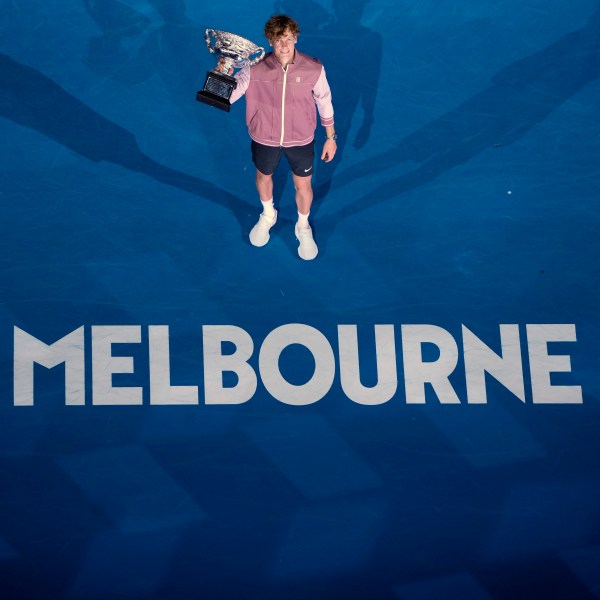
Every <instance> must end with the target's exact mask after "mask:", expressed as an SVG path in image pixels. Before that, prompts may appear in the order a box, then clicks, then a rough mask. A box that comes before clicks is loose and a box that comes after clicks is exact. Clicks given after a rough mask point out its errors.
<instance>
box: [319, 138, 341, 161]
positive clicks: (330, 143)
mask: <svg viewBox="0 0 600 600" xmlns="http://www.w3.org/2000/svg"><path fill="white" fill-rule="evenodd" d="M336 150H337V144H336V142H335V140H325V143H324V144H323V152H322V153H321V160H324V161H325V162H331V161H332V160H333V157H334V156H335V152H336Z"/></svg>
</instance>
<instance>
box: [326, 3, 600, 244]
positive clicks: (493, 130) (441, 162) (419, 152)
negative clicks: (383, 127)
mask: <svg viewBox="0 0 600 600" xmlns="http://www.w3.org/2000/svg"><path fill="white" fill-rule="evenodd" d="M599 76H600V4H599V5H598V7H597V8H596V11H595V12H594V13H593V15H592V16H591V17H590V19H589V20H588V22H587V24H586V25H585V27H583V28H582V29H579V30H576V31H573V32H571V33H568V34H566V35H564V36H563V37H561V38H560V39H559V40H557V41H556V42H554V43H553V44H551V45H550V46H548V47H547V48H545V49H544V50H541V51H540V52H537V53H535V54H533V55H531V56H528V57H526V58H523V59H521V60H518V61H516V62H515V63H513V64H511V65H509V66H507V67H505V68H504V69H502V70H501V71H499V72H498V73H497V74H496V75H495V76H494V77H493V78H492V83H491V85H490V86H489V87H488V88H486V89H485V90H483V91H481V92H479V93H478V94H475V95H474V96H472V97H471V98H469V99H468V100H466V101H465V102H463V103H462V104H461V105H459V106H457V107H456V108H454V109H453V110H451V111H450V112H448V113H446V114H445V115H443V116H442V117H440V118H438V119H436V120H435V121H433V122H431V123H429V124H428V125H425V126H424V127H422V128H421V129H419V130H418V131H416V132H415V133H412V134H411V135H409V136H407V137H405V138H404V139H403V140H401V141H400V142H399V143H398V144H397V145H396V146H394V147H392V148H390V149H389V150H386V151H384V152H380V153H378V154H376V155H374V156H372V157H371V158H369V159H367V160H364V161H362V162H359V163H357V164H355V165H353V166H352V168H351V169H346V170H344V171H342V172H339V173H338V174H337V175H336V176H335V177H334V179H333V185H334V186H335V188H336V189H339V188H343V187H346V188H348V187H349V186H351V185H352V184H353V183H355V182H356V181H359V180H364V179H367V180H368V179H369V178H373V179H374V181H376V177H374V176H375V175H376V174H378V173H385V172H390V173H393V171H394V169H397V168H398V166H399V165H400V164H401V163H407V162H413V163H418V166H417V167H416V168H415V169H413V170H411V171H409V172H408V173H405V174H402V175H400V176H397V177H393V178H392V179H391V180H389V181H387V182H386V183H383V184H380V185H374V186H373V189H372V190H371V191H369V192H368V193H366V194H365V195H363V196H362V197H360V198H357V199H355V200H354V201H353V202H351V203H350V204H349V205H347V206H345V207H344V208H342V209H341V210H339V211H336V212H335V213H334V214H329V215H328V216H327V217H325V218H323V219H321V220H320V223H321V226H322V227H327V229H328V235H329V234H330V233H331V231H332V230H333V229H334V228H335V226H336V224H337V223H339V222H340V221H342V220H343V219H346V218H348V217H351V216H354V215H356V214H358V213H360V212H362V211H363V210H366V209H367V208H370V207H372V206H374V205H377V204H381V203H384V202H390V201H394V200H397V199H398V197H399V196H401V195H402V194H403V193H404V192H407V191H409V190H413V189H415V188H418V187H419V186H422V185H424V184H427V183H429V182H430V181H432V180H434V179H435V178H436V177H438V176H439V175H441V174H443V173H445V172H446V171H449V170H450V169H453V168H454V167H456V166H458V165H461V164H464V163H466V162H467V161H469V160H470V159H471V158H473V157H474V156H476V155H477V154H479V153H480V152H482V151H483V150H486V149H488V148H493V147H498V146H507V145H510V144H512V143H514V142H516V141H517V140H519V139H521V138H522V137H523V136H524V135H525V134H526V133H527V132H528V131H529V130H531V129H532V128H533V127H535V126H536V125H537V124H538V123H540V122H542V121H543V120H544V119H545V118H546V117H547V116H548V115H549V114H550V113H552V111H554V110H555V109H556V108H558V107H559V106H560V105H561V104H563V103H564V102H566V101H567V100H568V99H569V98H570V97H571V96H573V95H574V94H576V93H577V92H578V91H580V90H581V89H582V88H583V87H585V86H586V85H587V84H588V83H590V82H592V81H594V80H596V79H597V78H598V77H599Z"/></svg>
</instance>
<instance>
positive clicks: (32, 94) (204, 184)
mask: <svg viewBox="0 0 600 600" xmlns="http://www.w3.org/2000/svg"><path fill="white" fill-rule="evenodd" d="M0 77H1V78H2V87H0V116H1V117H4V118H5V119H8V120H11V121H13V122H15V123H18V124H19V125H22V126H24V127H28V128H30V129H33V130H35V131H38V132H39V133H41V134H43V135H45V136H47V137H49V138H51V139H53V140H54V141H55V142H57V143H59V144H61V145H63V146H65V147H67V148H69V149H70V150H72V151H73V152H76V153H77V154H79V155H80V156H83V157H85V158H87V159H89V160H92V161H96V162H98V161H107V162H111V163H114V164H117V165H121V166H122V167H124V168H126V169H129V170H130V171H134V172H136V173H141V174H142V175H146V176H148V177H151V178H153V179H155V180H156V181H159V182H160V183H163V184H166V185H169V186H172V187H175V188H178V189H180V190H183V191H186V192H189V193H191V194H194V195H197V196H200V197H202V198H203V199H205V200H208V201H209V202H214V203H216V204H219V205H222V206H225V207H226V208H228V209H229V210H230V211H231V212H232V213H233V214H234V215H235V217H236V219H237V220H238V223H239V224H240V227H241V229H242V230H245V229H247V225H248V223H247V220H248V213H249V210H248V209H249V206H250V205H249V204H248V203H247V202H245V201H244V200H241V199H240V198H238V197H237V196H235V195H233V194H231V193H229V192H227V191H225V190H224V189H223V188H220V187H218V186H216V185H214V184H213V183H211V182H209V181H205V180H203V179H199V178H197V177H193V176H191V175H188V174H187V173H183V172H181V171H177V170H175V169H171V168H169V167H165V166H163V165H161V164H160V163H158V162H156V161H155V160H153V159H152V158H150V157H149V156H147V155H146V154H144V153H143V152H142V151H141V150H140V148H139V146H138V144H137V142H136V140H135V137H134V136H133V134H132V133H131V132H129V131H127V130H126V129H124V128H123V127H121V126H120V125H117V124H116V123H114V122H113V121H110V120H109V119H107V118H105V117H103V116H102V115H100V114H99V113H97V112H96V111H94V110H93V109H91V108H90V107H89V106H87V105H86V104H84V103H83V102H81V101H80V100H78V99H77V98H76V97H75V96H73V95H72V94H70V93H69V92H67V91H66V90H65V89H64V88H62V87H61V86H59V85H58V84H57V83H56V82H54V81H52V80H51V79H50V78H49V77H46V76H45V75H43V74H42V73H40V71H38V70H37V69H34V68H33V67H29V66H27V65H23V64H21V63H19V62H17V61H15V60H14V59H12V58H11V57H10V56H8V55H6V54H4V53H1V52H0Z"/></svg>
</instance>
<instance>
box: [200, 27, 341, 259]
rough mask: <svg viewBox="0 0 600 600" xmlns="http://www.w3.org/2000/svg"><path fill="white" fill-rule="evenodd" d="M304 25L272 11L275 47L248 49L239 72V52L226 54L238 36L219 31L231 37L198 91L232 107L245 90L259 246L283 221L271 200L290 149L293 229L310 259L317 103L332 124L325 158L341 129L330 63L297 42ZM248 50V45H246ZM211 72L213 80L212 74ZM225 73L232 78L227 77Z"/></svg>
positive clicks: (270, 33) (324, 121) (253, 235)
mask: <svg viewBox="0 0 600 600" xmlns="http://www.w3.org/2000/svg"><path fill="white" fill-rule="evenodd" d="M208 31H212V30H208ZM208 31H207V39H208ZM299 31H300V30H299V27H298V23H296V21H294V19H292V18H290V17H288V16H286V15H275V16H273V17H271V18H270V19H269V20H268V21H267V23H266V24H265V36H266V38H267V39H268V41H269V43H270V45H271V46H272V48H273V51H272V52H269V53H268V54H266V56H264V58H262V55H261V56H259V57H258V58H257V59H254V60H253V61H250V60H248V59H247V57H246V60H245V66H244V68H243V69H242V70H241V71H239V72H238V73H237V74H236V75H235V77H234V78H232V77H229V75H230V74H231V73H232V72H233V67H234V66H238V65H239V62H240V61H239V58H238V61H237V64H236V61H235V60H234V59H230V58H229V57H228V52H227V47H228V46H229V47H230V46H231V45H232V42H231V41H230V40H233V38H238V36H234V35H233V34H227V33H224V32H216V33H217V34H222V36H221V37H223V39H225V37H226V36H230V37H229V38H227V40H226V41H225V42H222V40H221V48H219V47H218V46H219V43H220V42H219V41H217V50H216V53H218V54H220V56H221V59H220V60H219V66H218V67H217V69H216V71H218V72H215V71H212V72H211V73H209V75H208V77H207V83H206V84H205V87H204V91H203V92H199V93H198V96H197V98H198V100H201V101H203V102H206V103H208V104H212V105H213V106H218V107H219V108H223V109H224V110H229V105H230V104H233V103H234V102H235V101H236V100H238V99H239V98H241V97H242V96H243V95H244V94H245V96H246V124H247V125H248V133H249V134H250V138H251V139H252V161H253V162H254V165H255V167H256V188H257V190H258V195H259V198H260V201H261V204H262V209H263V210H262V213H261V215H260V217H259V219H258V222H257V223H256V225H255V226H254V227H253V229H252V231H251V232H250V242H251V244H252V245H253V246H258V247H260V246H264V245H266V244H267V242H268V241H269V238H270V234H269V231H270V230H271V228H272V227H273V226H274V225H275V223H276V221H277V210H276V209H275V207H274V206H273V173H274V171H275V169H276V168H277V165H278V164H279V161H280V159H281V156H282V155H283V154H285V156H286V159H287V161H288V163H289V165H290V168H291V170H292V177H293V180H294V187H295V189H296V205H297V209H298V222H297V223H296V226H295V234H296V238H297V240H298V242H299V247H298V255H299V256H300V258H302V259H304V260H312V259H313V258H315V257H316V256H317V253H318V248H317V245H316V243H315V241H314V239H313V234H312V229H311V227H310V225H309V223H308V217H309V214H310V207H311V204H312V200H313V191H312V185H311V180H312V172H313V162H314V144H315V141H314V132H315V129H316V126H317V115H316V112H317V110H318V113H319V117H320V122H321V125H323V127H325V132H326V140H325V144H324V146H323V150H322V152H321V159H322V160H324V161H325V162H329V161H331V160H332V159H333V157H334V156H335V153H336V149H337V145H336V138H337V136H336V134H335V129H334V126H333V106H332V104H331V91H330V88H329V84H328V83H327V78H326V76H325V70H324V68H323V65H322V63H321V62H320V61H319V60H317V59H315V58H312V57H310V56H308V55H306V54H303V53H301V52H299V51H298V50H296V48H295V46H296V41H297V39H298V34H299ZM213 33H215V32H213ZM238 39H240V40H243V38H238ZM243 41H244V42H246V43H247V44H250V45H251V46H252V50H254V52H255V53H256V52H259V51H262V48H258V47H257V46H254V45H253V44H252V43H251V42H249V41H248V40H243ZM209 50H211V47H210V45H209ZM211 51H213V50H211ZM248 52H250V50H246V53H248ZM262 54H264V51H263V53H262ZM238 56H239V55H238ZM211 74H212V79H213V80H214V81H210V82H209V79H211ZM216 78H218V79H219V81H216ZM226 78H228V79H229V80H231V83H230V84H229V85H227V81H226ZM221 80H222V81H221ZM215 94H217V95H218V96H220V97H217V96H215Z"/></svg>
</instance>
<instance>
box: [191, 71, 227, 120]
mask: <svg viewBox="0 0 600 600" xmlns="http://www.w3.org/2000/svg"><path fill="white" fill-rule="evenodd" d="M236 87H237V81H236V80H235V78H234V77H231V76H230V75H225V73H220V72H219V71H209V72H208V73H207V74H206V81H205V82H204V89H203V90H202V91H201V92H198V93H197V94H196V100H198V102H204V103H205V104H210V105H211V106H215V107H217V108H220V109H221V110H225V111H227V112H229V111H230V110H231V102H229V98H231V93H232V92H233V90H235V88H236Z"/></svg>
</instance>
